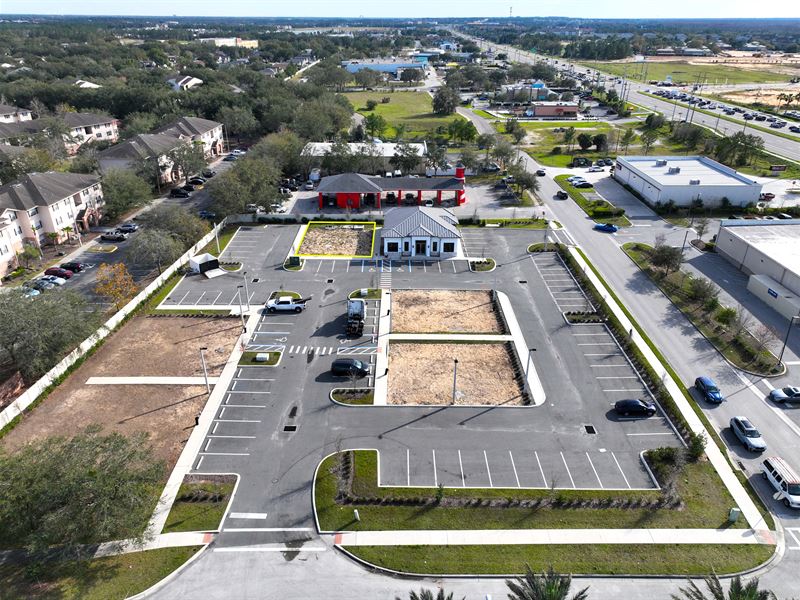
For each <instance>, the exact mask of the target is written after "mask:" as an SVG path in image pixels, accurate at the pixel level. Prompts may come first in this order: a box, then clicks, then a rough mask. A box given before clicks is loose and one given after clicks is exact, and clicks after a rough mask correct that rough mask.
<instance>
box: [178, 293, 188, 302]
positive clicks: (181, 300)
mask: <svg viewBox="0 0 800 600" xmlns="http://www.w3.org/2000/svg"><path fill="white" fill-rule="evenodd" d="M188 295H189V292H186V293H185V294H184V295H183V298H181V299H180V300H178V304H183V301H184V299H185V298H186V296H188Z"/></svg>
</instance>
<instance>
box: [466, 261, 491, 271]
mask: <svg viewBox="0 0 800 600" xmlns="http://www.w3.org/2000/svg"><path fill="white" fill-rule="evenodd" d="M494 266H495V262H494V259H493V258H484V259H482V260H472V261H470V263H469V268H470V270H471V271H478V272H480V271H491V270H492V269H494Z"/></svg>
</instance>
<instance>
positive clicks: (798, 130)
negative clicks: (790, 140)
mask: <svg viewBox="0 0 800 600" xmlns="http://www.w3.org/2000/svg"><path fill="white" fill-rule="evenodd" d="M789 131H791V132H792V133H800V127H798V126H797V125H792V126H791V127H789Z"/></svg>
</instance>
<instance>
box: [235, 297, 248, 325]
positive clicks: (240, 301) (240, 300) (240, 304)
mask: <svg viewBox="0 0 800 600" xmlns="http://www.w3.org/2000/svg"><path fill="white" fill-rule="evenodd" d="M242 287H244V286H241V285H237V286H236V297H237V298H238V299H239V316H240V317H241V318H242V333H244V332H246V331H247V328H246V327H245V326H244V311H242Z"/></svg>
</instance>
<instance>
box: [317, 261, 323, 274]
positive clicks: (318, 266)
mask: <svg viewBox="0 0 800 600" xmlns="http://www.w3.org/2000/svg"><path fill="white" fill-rule="evenodd" d="M321 268H322V261H319V265H317V273H319V270H320V269H321Z"/></svg>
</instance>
